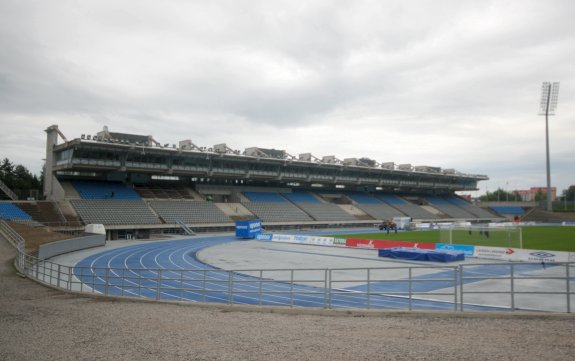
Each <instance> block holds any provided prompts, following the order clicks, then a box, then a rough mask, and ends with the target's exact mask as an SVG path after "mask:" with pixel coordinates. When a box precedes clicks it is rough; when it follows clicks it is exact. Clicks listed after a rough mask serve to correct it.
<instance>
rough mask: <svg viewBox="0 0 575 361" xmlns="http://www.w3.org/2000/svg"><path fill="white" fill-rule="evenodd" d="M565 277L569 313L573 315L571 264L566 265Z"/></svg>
mask: <svg viewBox="0 0 575 361" xmlns="http://www.w3.org/2000/svg"><path fill="white" fill-rule="evenodd" d="M565 277H566V278H567V280H566V281H567V288H566V291H567V313H571V286H570V285H569V263H566V264H565Z"/></svg>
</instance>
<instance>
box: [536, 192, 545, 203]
mask: <svg viewBox="0 0 575 361" xmlns="http://www.w3.org/2000/svg"><path fill="white" fill-rule="evenodd" d="M546 200H547V194H546V193H544V192H543V191H542V190H541V189H538V190H537V193H535V202H543V201H546Z"/></svg>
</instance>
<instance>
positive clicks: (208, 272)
mask: <svg viewBox="0 0 575 361" xmlns="http://www.w3.org/2000/svg"><path fill="white" fill-rule="evenodd" d="M236 241H237V240H236V239H235V238H234V237H232V236H219V237H197V238H193V239H184V240H174V241H165V242H153V243H148V244H139V245H135V246H127V247H123V248H116V249H111V250H108V251H104V252H101V253H97V254H94V255H92V256H89V257H87V258H84V259H83V260H81V261H80V262H78V263H77V264H76V265H75V267H74V275H75V276H76V277H77V278H78V279H79V280H80V282H82V283H83V284H84V286H83V287H86V286H88V287H91V288H93V289H94V290H95V291H98V292H100V293H103V294H108V295H111V296H129V297H144V298H152V299H162V300H183V301H190V302H216V303H233V304H246V305H258V304H260V305H271V306H298V307H327V306H329V307H331V308H388V309H408V308H409V303H410V302H409V299H408V298H406V297H399V296H385V295H374V294H373V293H374V292H407V291H408V290H407V287H408V283H407V282H382V283H377V282H372V283H371V284H370V290H371V291H370V292H371V293H372V294H371V295H370V298H369V300H368V298H367V295H366V294H365V292H366V291H367V285H360V286H355V287H350V288H345V289H338V290H337V291H334V293H332V294H331V296H330V295H329V293H328V292H326V290H325V289H324V288H323V287H311V286H304V285H297V284H293V285H291V284H289V283H285V282H279V281H274V280H269V279H264V280H260V279H259V278H257V277H252V276H248V275H242V274H239V273H233V272H227V271H224V270H221V269H218V268H215V267H213V266H210V265H208V264H205V263H203V262H201V261H199V260H198V259H197V258H196V252H198V251H199V250H201V249H203V248H206V247H211V246H215V245H219V244H222V243H228V242H236ZM483 267H484V268H485V266H483ZM255 268H257V266H256V267H255ZM468 272H470V273H472V272H476V274H470V276H473V275H476V276H477V275H486V274H495V275H499V274H501V275H506V274H509V268H508V266H507V267H506V266H505V265H502V267H496V268H493V267H492V266H491V267H490V268H489V269H482V268H481V266H478V267H476V268H475V267H473V268H468ZM490 272H491V273H490ZM464 277H465V276H464ZM419 278H421V279H425V278H446V279H449V278H453V272H449V271H447V272H445V271H438V272H437V273H434V274H431V275H426V276H421V277H419ZM106 279H108V282H107V284H106V282H105V280H106ZM414 279H418V277H416V278H414ZM466 282H467V281H466ZM469 282H472V281H469ZM158 285H159V286H160V287H159V291H158ZM446 287H452V282H449V281H445V282H442V281H437V282H413V291H414V292H429V291H434V290H440V289H443V288H446ZM230 289H232V290H233V292H232V296H230V294H229V290H230ZM260 291H261V292H260ZM411 307H412V308H413V309H419V310H453V309H454V304H453V303H450V302H438V301H427V300H420V299H412V300H411ZM465 310H478V311H502V310H507V309H506V308H500V307H489V306H476V305H465Z"/></svg>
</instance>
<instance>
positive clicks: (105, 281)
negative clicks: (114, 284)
mask: <svg viewBox="0 0 575 361" xmlns="http://www.w3.org/2000/svg"><path fill="white" fill-rule="evenodd" d="M104 277H105V278H104V295H106V296H107V295H108V287H109V284H110V283H109V282H110V269H109V268H106V275H105V276H104Z"/></svg>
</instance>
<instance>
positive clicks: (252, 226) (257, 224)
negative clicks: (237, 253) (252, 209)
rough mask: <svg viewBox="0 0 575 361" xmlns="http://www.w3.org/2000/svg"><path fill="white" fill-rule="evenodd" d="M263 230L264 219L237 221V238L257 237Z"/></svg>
mask: <svg viewBox="0 0 575 361" xmlns="http://www.w3.org/2000/svg"><path fill="white" fill-rule="evenodd" d="M261 231H262V221H261V220H259V219H253V220H249V221H236V237H237V238H255V237H256V236H257V235H258V234H260V233H261Z"/></svg>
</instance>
